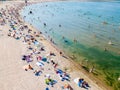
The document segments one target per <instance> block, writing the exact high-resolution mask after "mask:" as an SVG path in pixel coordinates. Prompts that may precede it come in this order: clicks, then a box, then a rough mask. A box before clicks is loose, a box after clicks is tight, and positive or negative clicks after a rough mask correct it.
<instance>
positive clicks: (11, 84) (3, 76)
mask: <svg viewBox="0 0 120 90" xmlns="http://www.w3.org/2000/svg"><path fill="white" fill-rule="evenodd" d="M42 2H43V1H42ZM21 3H23V2H22V1H19V2H13V1H12V2H4V3H2V2H1V3H0V9H1V8H4V10H7V8H6V5H7V7H8V8H10V7H14V8H18V7H19V8H20V9H22V7H23V6H24V5H22V6H21V7H20V5H21ZM20 9H18V10H20ZM15 13H16V12H15ZM8 15H9V16H11V15H10V14H8V12H6V16H8ZM6 16H4V17H3V18H4V19H5V21H6V23H5V25H0V42H1V43H0V50H1V51H0V90H45V88H46V87H48V88H49V89H50V90H62V89H61V87H62V86H64V84H65V83H69V84H70V85H71V86H72V88H73V90H85V89H84V88H81V87H78V85H77V84H76V83H75V82H74V79H75V78H78V77H80V78H84V79H85V81H87V82H88V83H89V85H90V88H89V90H107V89H105V88H104V87H101V86H99V85H98V84H96V81H95V80H94V81H93V80H91V79H90V78H89V77H88V76H86V75H85V73H83V71H82V70H81V71H78V70H76V69H75V65H74V64H73V62H71V60H69V59H66V58H64V57H62V56H61V55H60V54H59V51H58V49H56V47H54V46H53V45H52V44H51V43H50V42H49V41H47V40H46V39H45V37H44V35H42V34H40V36H39V37H36V36H35V35H34V34H33V32H38V31H37V30H36V29H35V28H34V27H33V26H31V25H29V24H28V23H25V22H24V21H23V20H22V18H21V17H20V16H18V18H19V19H20V20H21V21H22V22H21V24H22V25H27V26H28V28H29V29H31V30H32V31H31V35H33V36H34V37H35V38H36V39H37V41H38V42H39V43H40V44H42V46H44V49H45V51H40V54H33V55H32V57H33V58H32V60H33V61H32V62H30V63H27V62H26V61H23V60H22V59H21V57H22V55H28V54H30V53H31V52H32V51H30V50H29V49H28V46H29V45H28V42H26V43H24V42H23V41H24V39H23V38H21V39H19V40H16V39H15V38H14V37H9V36H8V33H10V31H9V29H11V27H10V23H9V22H8V20H11V19H10V18H8V19H6ZM12 16H13V17H14V15H12ZM15 20H17V18H15ZM16 27H17V29H16V31H18V28H19V27H20V23H19V22H17V25H16ZM26 30H28V29H26ZM22 33H25V34H26V35H27V34H28V32H27V31H25V30H24V31H22ZM30 46H31V47H32V48H34V49H36V50H37V51H38V49H39V47H38V48H36V46H35V45H33V44H32V45H30ZM50 52H53V53H54V54H55V56H49V57H50V58H51V59H50V60H53V61H54V62H55V63H58V66H57V68H59V69H62V70H63V71H64V70H65V68H67V71H66V72H67V73H68V74H69V75H70V77H71V78H70V82H69V81H61V80H60V78H59V75H57V74H56V73H55V71H54V70H55V69H54V67H53V65H52V64H51V63H49V64H48V63H46V62H43V63H44V66H43V68H44V70H42V74H41V75H40V76H35V73H34V71H35V70H38V69H40V67H38V66H37V65H36V62H38V61H37V59H36V57H37V56H39V55H40V56H42V57H47V56H48V55H49V53H50ZM28 64H30V65H31V66H32V67H33V68H34V70H28V71H25V70H24V69H23V66H24V65H28ZM46 74H50V76H51V78H52V79H54V80H57V83H56V84H55V85H54V87H51V86H50V85H46V84H45V79H46V78H47V77H45V75H46Z"/></svg>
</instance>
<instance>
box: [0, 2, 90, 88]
mask: <svg viewBox="0 0 120 90" xmlns="http://www.w3.org/2000/svg"><path fill="white" fill-rule="evenodd" d="M26 1H27V0H26ZM23 5H24V4H21V5H19V7H17V8H14V7H12V6H11V7H8V6H6V9H3V8H1V9H0V25H5V24H6V23H8V24H9V27H10V29H9V31H8V37H11V38H14V39H16V40H21V41H22V42H23V43H24V44H26V45H27V51H26V52H27V53H25V54H24V55H21V61H23V62H24V63H25V64H26V65H25V66H23V69H24V70H25V71H29V70H33V73H34V75H35V76H41V75H42V74H43V72H44V68H45V65H50V66H51V67H53V69H54V72H55V73H56V76H58V78H59V79H60V81H62V82H64V81H67V82H68V83H69V82H70V81H71V77H70V74H68V73H67V72H66V71H63V70H62V69H60V68H59V63H58V62H57V61H56V60H53V59H52V58H54V57H56V54H55V53H54V52H52V51H50V52H49V54H47V55H46V54H45V52H46V48H45V47H44V45H43V44H42V43H41V42H40V38H41V37H42V35H41V32H39V31H34V30H32V29H30V28H29V26H28V25H26V24H25V23H24V22H23V21H22V19H21V18H20V14H19V12H18V10H20V8H22V7H23ZM26 5H27V2H26ZM60 27H61V25H60ZM60 54H62V53H60ZM33 63H36V66H37V68H36V66H34V65H32V64H33ZM47 68H48V70H50V69H51V68H50V67H47ZM44 77H45V83H46V85H48V87H46V90H50V89H49V86H51V87H54V85H55V84H56V83H59V82H58V81H57V80H55V79H54V78H52V77H51V75H50V74H47V72H46V75H44ZM68 83H67V84H65V85H61V89H62V90H73V87H72V86H71V85H70V84H68ZM78 86H79V87H82V88H85V89H87V90H88V88H89V87H90V86H89V84H88V83H87V82H86V81H84V79H79V81H78Z"/></svg>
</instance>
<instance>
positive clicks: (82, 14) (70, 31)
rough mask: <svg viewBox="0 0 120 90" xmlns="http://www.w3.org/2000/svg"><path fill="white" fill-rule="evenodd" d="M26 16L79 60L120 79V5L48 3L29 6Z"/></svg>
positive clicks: (26, 9)
mask: <svg viewBox="0 0 120 90" xmlns="http://www.w3.org/2000/svg"><path fill="white" fill-rule="evenodd" d="M30 11H32V13H31V14H30ZM22 15H23V16H26V18H24V19H25V21H27V22H29V23H31V24H32V25H34V26H35V27H36V28H37V29H38V30H40V31H42V32H43V33H44V35H45V36H46V37H47V38H48V39H51V38H52V40H53V41H54V43H55V45H56V46H57V47H59V48H60V49H62V50H63V51H64V52H66V53H67V54H68V55H69V56H70V57H71V58H72V59H74V60H75V61H77V62H79V63H80V64H83V65H86V66H87V67H89V68H90V67H92V66H93V65H94V66H95V68H96V70H97V72H99V71H102V73H104V75H106V76H109V75H112V76H110V77H112V78H114V79H115V80H116V79H117V78H118V77H119V75H120V2H54V3H53V2H47V3H41V4H35V5H30V6H27V7H25V9H24V10H23V11H22ZM44 23H46V26H45V25H44ZM75 40H76V42H75ZM110 41H111V42H112V43H113V45H109V44H108V43H109V42H110ZM105 49H107V51H105ZM99 73H101V72H99ZM108 73H110V74H108Z"/></svg>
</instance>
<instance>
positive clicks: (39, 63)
mask: <svg viewBox="0 0 120 90" xmlns="http://www.w3.org/2000/svg"><path fill="white" fill-rule="evenodd" d="M36 64H37V66H41V67H42V66H44V64H43V63H42V62H37V63H36Z"/></svg>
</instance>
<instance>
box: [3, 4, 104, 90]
mask: <svg viewBox="0 0 120 90" xmlns="http://www.w3.org/2000/svg"><path fill="white" fill-rule="evenodd" d="M16 3H17V2H16ZM35 3H36V2H35ZM22 23H24V22H23V20H22ZM24 24H25V25H27V26H28V28H32V30H33V31H36V29H35V27H33V26H31V25H29V24H27V23H26V22H25V23H24ZM36 32H38V31H36ZM41 37H42V38H43V41H44V43H43V42H42V44H43V45H45V44H46V43H47V44H46V46H45V47H46V48H48V49H49V47H47V45H48V44H50V47H52V48H54V49H56V47H54V46H51V44H52V43H50V42H49V41H47V40H46V39H45V38H44V35H43V34H42V36H41ZM57 49H58V48H57ZM57 49H56V50H54V51H55V54H56V53H57V55H58V56H59V51H58V50H59V49H58V50H57ZM49 51H50V50H49ZM60 51H61V50H60ZM65 56H66V55H65ZM59 57H61V56H59ZM62 59H63V58H62ZM18 62H19V61H18ZM20 62H21V61H20ZM73 62H74V61H73ZM73 62H71V60H70V61H69V60H66V63H73ZM63 65H64V66H65V64H64V63H63ZM71 65H73V64H70V67H71ZM73 67H75V66H74V65H73ZM63 68H64V67H63ZM73 73H76V71H73ZM80 73H82V76H84V73H83V71H81V72H80ZM27 74H28V73H27ZM86 76H87V75H85V78H86V80H88V81H89V82H92V83H93V85H95V86H96V87H94V88H96V89H95V90H106V89H105V88H104V87H102V88H100V87H99V86H98V85H96V84H95V82H93V81H91V80H89V79H88V77H86ZM88 76H89V75H88ZM40 77H41V76H40ZM75 77H76V76H75ZM43 82H44V81H43ZM72 82H73V80H72ZM73 84H74V83H73ZM90 84H91V83H90ZM93 85H92V86H93ZM92 86H91V88H92ZM97 87H99V88H98V89H97ZM76 88H78V87H77V85H76ZM3 90H4V89H3ZM75 90H77V89H75ZM81 90H82V89H81ZM83 90H84V89H83ZM91 90H93V89H91Z"/></svg>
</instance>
